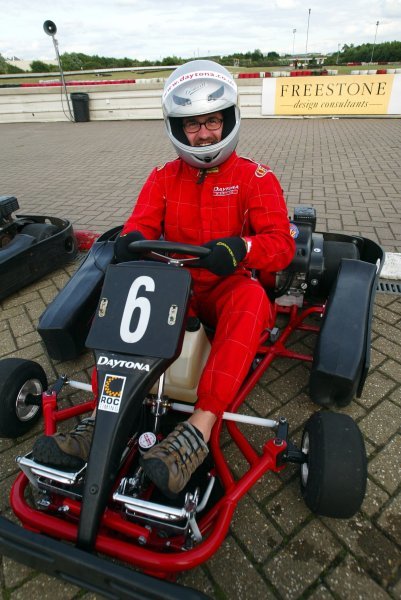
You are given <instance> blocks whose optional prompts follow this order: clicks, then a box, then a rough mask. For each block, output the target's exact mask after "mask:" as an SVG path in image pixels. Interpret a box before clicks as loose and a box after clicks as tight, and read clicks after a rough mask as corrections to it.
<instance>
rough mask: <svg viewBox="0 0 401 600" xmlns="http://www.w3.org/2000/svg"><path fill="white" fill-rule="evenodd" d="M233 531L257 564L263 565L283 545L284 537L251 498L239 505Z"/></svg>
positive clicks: (243, 500)
mask: <svg viewBox="0 0 401 600" xmlns="http://www.w3.org/2000/svg"><path fill="white" fill-rule="evenodd" d="M231 531H232V532H233V534H234V535H235V537H236V538H237V539H238V540H239V541H240V542H241V544H243V545H244V546H245V548H246V550H247V552H248V554H249V555H250V556H251V557H252V559H253V560H254V561H255V562H257V563H262V562H264V561H265V560H266V558H267V557H268V556H269V554H271V553H272V552H274V551H275V550H276V549H277V547H278V546H279V545H280V544H281V542H282V540H283V537H282V535H281V534H280V533H279V531H278V530H277V529H276V528H275V527H274V525H272V523H270V521H269V520H268V519H266V515H264V514H263V513H262V511H261V509H260V508H259V506H258V505H257V504H256V503H255V502H254V501H253V500H252V499H251V498H249V497H245V498H243V499H242V500H241V502H240V503H239V505H238V507H237V510H236V511H235V513H234V518H233V521H232V524H231Z"/></svg>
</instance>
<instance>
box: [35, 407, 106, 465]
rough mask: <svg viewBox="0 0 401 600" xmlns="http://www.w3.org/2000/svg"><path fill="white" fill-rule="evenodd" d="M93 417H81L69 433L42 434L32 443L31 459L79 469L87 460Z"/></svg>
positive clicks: (46, 463)
mask: <svg viewBox="0 0 401 600" xmlns="http://www.w3.org/2000/svg"><path fill="white" fill-rule="evenodd" d="M94 425H95V419H93V418H92V417H89V418H87V419H83V420H82V421H81V422H80V423H79V424H78V425H77V426H76V427H75V429H73V430H72V431H70V432H69V433H55V434H54V435H43V436H42V437H40V438H38V439H37V440H36V442H35V443H34V445H33V448H32V455H33V459H34V460H36V461H37V462H39V463H43V464H45V465H49V466H50V467H56V468H59V469H64V470H71V471H73V470H74V471H75V470H78V469H81V468H82V467H83V466H84V464H85V463H86V462H87V461H88V457H89V450H90V447H91V443H92V436H93V428H94Z"/></svg>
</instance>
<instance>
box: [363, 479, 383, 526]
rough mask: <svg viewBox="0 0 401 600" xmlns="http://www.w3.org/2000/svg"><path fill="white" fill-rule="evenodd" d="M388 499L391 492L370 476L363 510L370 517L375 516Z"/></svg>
mask: <svg viewBox="0 0 401 600" xmlns="http://www.w3.org/2000/svg"><path fill="white" fill-rule="evenodd" d="M388 499H389V494H388V493H387V492H385V491H384V490H382V488H381V487H379V486H378V485H376V483H374V482H373V481H372V480H371V479H369V478H368V481H367V486H366V495H365V499H364V501H363V503H362V507H361V509H362V511H363V512H364V513H365V514H366V515H367V516H368V517H373V516H374V515H375V514H377V513H378V512H379V511H380V510H381V508H382V507H383V505H384V504H385V503H386V502H387V500H388Z"/></svg>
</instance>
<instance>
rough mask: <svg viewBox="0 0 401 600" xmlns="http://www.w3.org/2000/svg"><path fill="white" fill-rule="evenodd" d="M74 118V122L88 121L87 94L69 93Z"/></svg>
mask: <svg viewBox="0 0 401 600" xmlns="http://www.w3.org/2000/svg"><path fill="white" fill-rule="evenodd" d="M70 96H71V101H72V109H73V111H74V120H75V122H76V123H86V122H87V121H89V95H88V94H83V93H74V94H70Z"/></svg>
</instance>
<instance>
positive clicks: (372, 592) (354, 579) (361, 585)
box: [325, 556, 390, 600]
mask: <svg viewBox="0 0 401 600" xmlns="http://www.w3.org/2000/svg"><path fill="white" fill-rule="evenodd" d="M325 581H326V583H327V585H328V586H329V588H330V590H331V591H332V592H333V593H334V594H336V597H338V598H341V599H342V600H365V599H366V598H374V599H375V600H388V599H389V598H390V596H389V595H388V594H387V593H386V592H385V591H384V590H382V589H381V588H380V587H379V586H378V585H377V583H376V582H374V581H372V579H371V578H370V576H369V574H368V573H366V572H365V571H364V570H363V569H362V567H360V566H359V565H358V563H357V562H356V560H354V559H353V558H352V557H350V556H347V558H346V559H345V560H344V561H343V562H342V563H341V564H340V565H339V566H338V567H337V568H336V569H335V570H334V571H333V573H331V574H330V575H329V576H327V577H326V578H325Z"/></svg>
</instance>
